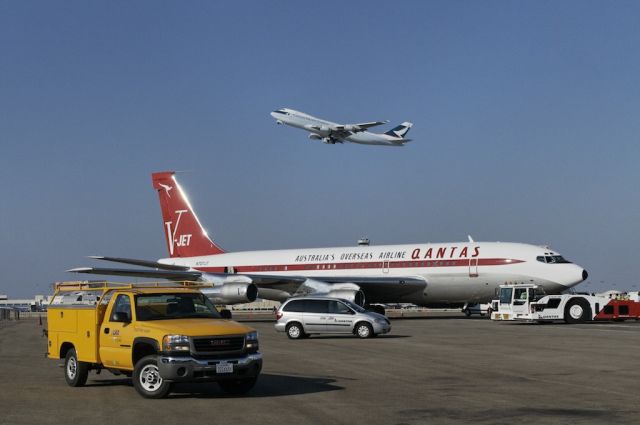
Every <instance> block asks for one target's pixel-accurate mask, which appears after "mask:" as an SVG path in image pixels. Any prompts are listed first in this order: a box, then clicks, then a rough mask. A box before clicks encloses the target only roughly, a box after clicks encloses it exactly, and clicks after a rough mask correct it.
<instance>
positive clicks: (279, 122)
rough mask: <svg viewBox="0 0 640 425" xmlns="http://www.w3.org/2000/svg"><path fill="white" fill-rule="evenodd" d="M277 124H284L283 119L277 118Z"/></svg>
mask: <svg viewBox="0 0 640 425" xmlns="http://www.w3.org/2000/svg"><path fill="white" fill-rule="evenodd" d="M276 124H278V125H282V124H284V123H283V122H282V121H280V120H277V121H276Z"/></svg>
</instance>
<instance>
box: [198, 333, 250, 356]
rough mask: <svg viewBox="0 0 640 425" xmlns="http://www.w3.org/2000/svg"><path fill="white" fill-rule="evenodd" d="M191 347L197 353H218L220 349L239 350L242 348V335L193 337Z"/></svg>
mask: <svg viewBox="0 0 640 425" xmlns="http://www.w3.org/2000/svg"><path fill="white" fill-rule="evenodd" d="M193 348H194V349H195V351H196V352H198V353H219V352H222V351H241V350H242V349H243V348H244V337H243V336H220V337H204V338H194V339H193Z"/></svg>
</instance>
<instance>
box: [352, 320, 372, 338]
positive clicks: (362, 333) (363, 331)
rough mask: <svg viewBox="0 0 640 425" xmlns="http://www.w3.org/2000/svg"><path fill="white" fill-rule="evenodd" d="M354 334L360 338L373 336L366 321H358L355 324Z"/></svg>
mask: <svg viewBox="0 0 640 425" xmlns="http://www.w3.org/2000/svg"><path fill="white" fill-rule="evenodd" d="M356 335H358V336H359V337H360V338H371V337H372V336H373V328H372V327H371V325H370V324H368V323H367V322H360V323H358V324H357V325H356Z"/></svg>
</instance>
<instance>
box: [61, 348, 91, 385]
mask: <svg viewBox="0 0 640 425" xmlns="http://www.w3.org/2000/svg"><path fill="white" fill-rule="evenodd" d="M88 376H89V364H88V363H86V362H81V361H78V354H77V353H76V349H75V348H72V349H70V350H69V351H67V355H66V356H65V358H64V379H65V380H66V381H67V384H69V386H71V387H81V386H83V385H84V384H85V383H86V382H87V377H88Z"/></svg>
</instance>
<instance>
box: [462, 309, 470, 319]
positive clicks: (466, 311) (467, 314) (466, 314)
mask: <svg viewBox="0 0 640 425" xmlns="http://www.w3.org/2000/svg"><path fill="white" fill-rule="evenodd" d="M462 312H463V313H464V315H465V316H467V317H470V316H471V310H469V309H468V308H465V309H464V310H462Z"/></svg>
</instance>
